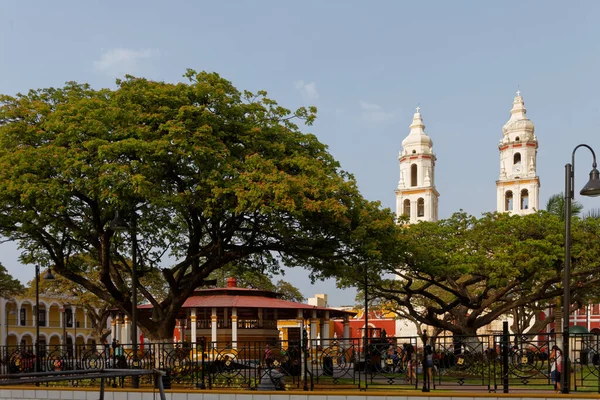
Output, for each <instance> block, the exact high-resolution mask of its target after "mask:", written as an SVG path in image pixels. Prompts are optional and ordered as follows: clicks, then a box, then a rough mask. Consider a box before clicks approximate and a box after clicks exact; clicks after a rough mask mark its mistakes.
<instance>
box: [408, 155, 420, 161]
mask: <svg viewBox="0 0 600 400" xmlns="http://www.w3.org/2000/svg"><path fill="white" fill-rule="evenodd" d="M417 158H419V156H411V157H410V159H411V160H416V159H417Z"/></svg>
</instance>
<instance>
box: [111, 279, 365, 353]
mask: <svg viewBox="0 0 600 400" xmlns="http://www.w3.org/2000/svg"><path fill="white" fill-rule="evenodd" d="M151 307H152V306H151V305H149V304H147V305H143V306H140V308H139V309H140V312H144V310H149V309H150V308H151ZM354 314H355V313H354V312H352V311H344V310H338V309H335V308H329V307H321V306H313V305H309V304H302V303H297V302H293V301H287V300H282V299H281V298H280V295H279V294H278V293H275V292H271V291H268V290H260V289H247V288H240V287H237V279H236V278H233V277H231V278H229V279H228V280H227V287H224V288H207V289H199V290H196V291H195V292H194V295H193V296H191V297H189V298H188V299H187V300H186V301H185V303H184V304H183V307H182V309H181V313H180V316H179V318H178V325H177V327H176V328H175V332H174V333H173V336H174V340H176V341H182V342H191V343H197V342H199V341H200V339H204V340H205V341H206V342H207V343H208V342H212V343H215V346H217V345H216V343H217V342H218V343H219V344H218V347H222V346H226V347H228V348H231V349H236V348H237V347H238V344H240V343H248V342H267V343H269V342H277V341H280V340H284V341H286V342H290V341H299V340H300V338H301V335H302V329H303V328H304V327H305V326H307V325H308V326H307V328H308V331H309V332H310V336H309V338H310V339H312V340H316V339H317V338H318V337H319V336H320V338H323V341H324V343H323V345H326V344H327V343H326V339H327V338H331V337H333V335H334V326H333V321H332V319H334V318H335V319H338V320H339V319H342V320H343V326H344V328H343V332H344V334H343V337H338V340H341V339H344V338H350V325H349V318H350V317H351V316H353V315H354ZM284 321H285V323H283V324H282V326H283V327H282V331H280V330H279V329H278V322H280V323H282V322H284ZM118 322H121V321H117V323H118ZM130 324H131V322H130V320H129V319H128V318H125V319H124V324H123V326H122V327H115V326H114V324H113V328H114V329H115V331H114V332H115V333H116V335H117V336H118V337H120V338H122V339H123V340H122V343H129V341H130V339H129V335H127V334H119V333H121V332H120V330H121V329H123V331H124V332H129V329H130ZM119 325H120V324H119ZM119 328H121V329H119ZM117 332H118V333H117Z"/></svg>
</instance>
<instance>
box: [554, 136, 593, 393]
mask: <svg viewBox="0 0 600 400" xmlns="http://www.w3.org/2000/svg"><path fill="white" fill-rule="evenodd" d="M580 147H585V148H587V149H588V150H589V151H590V152H591V153H592V157H593V162H592V170H591V171H590V180H589V181H588V183H586V185H585V186H584V187H583V189H581V191H580V192H579V194H581V195H582V196H590V197H596V196H600V173H599V172H598V169H597V164H596V153H594V150H593V149H592V148H591V147H590V146H588V145H587V144H580V145H578V146H576V147H575V148H574V149H573V153H572V155H571V164H566V165H565V267H564V270H563V273H564V275H563V290H564V293H563V365H562V381H563V382H562V392H563V393H569V384H570V382H571V380H570V371H569V320H570V317H571V315H570V314H571V312H570V311H571V310H570V309H571V287H570V284H571V283H570V282H571V205H572V201H573V198H574V193H573V192H574V186H575V175H574V171H575V152H576V151H577V149H578V148H580Z"/></svg>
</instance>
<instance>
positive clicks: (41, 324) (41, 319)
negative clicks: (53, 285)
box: [38, 307, 46, 326]
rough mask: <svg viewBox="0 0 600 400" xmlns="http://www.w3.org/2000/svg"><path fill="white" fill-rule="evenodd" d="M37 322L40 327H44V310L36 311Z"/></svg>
mask: <svg viewBox="0 0 600 400" xmlns="http://www.w3.org/2000/svg"><path fill="white" fill-rule="evenodd" d="M38 321H39V323H40V326H46V309H44V308H41V307H40V309H39V310H38Z"/></svg>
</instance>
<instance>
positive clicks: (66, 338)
mask: <svg viewBox="0 0 600 400" xmlns="http://www.w3.org/2000/svg"><path fill="white" fill-rule="evenodd" d="M73 300H74V299H72V298H67V297H63V298H56V297H55V298H50V297H46V296H40V309H39V324H40V326H39V328H40V329H39V330H40V346H46V345H48V346H55V345H64V344H67V345H68V346H72V345H73V343H75V344H76V345H91V344H93V343H94V341H93V339H92V321H91V319H90V317H89V315H88V313H87V310H85V309H84V308H82V307H80V306H76V305H74V304H71V303H72V302H73ZM34 311H35V297H33V298H30V297H21V296H16V297H14V298H11V299H4V298H2V299H0V319H1V324H0V326H2V330H1V333H0V337H1V338H2V339H1V342H2V343H3V344H4V345H5V346H31V345H34V344H35V335H36V326H35V317H34Z"/></svg>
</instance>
